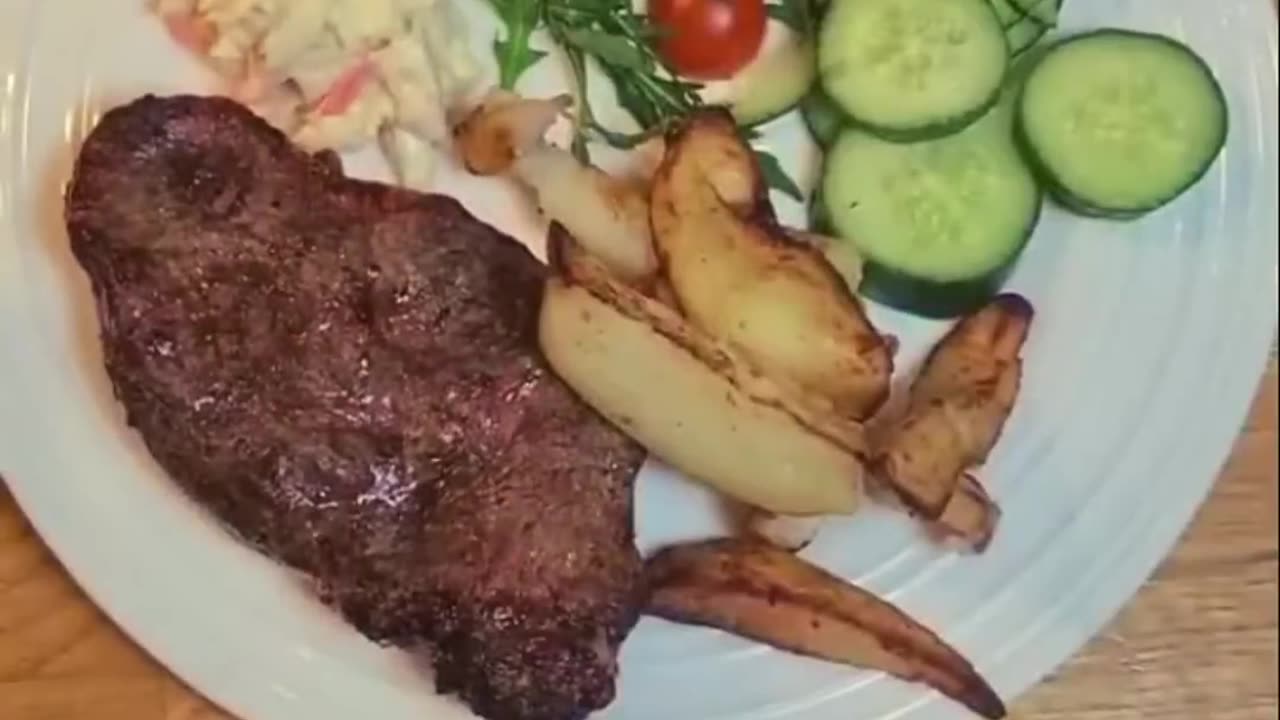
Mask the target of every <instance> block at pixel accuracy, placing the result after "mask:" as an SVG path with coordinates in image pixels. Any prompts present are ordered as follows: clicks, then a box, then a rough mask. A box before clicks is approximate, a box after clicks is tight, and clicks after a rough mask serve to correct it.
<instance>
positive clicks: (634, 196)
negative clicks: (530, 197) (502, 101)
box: [512, 145, 658, 288]
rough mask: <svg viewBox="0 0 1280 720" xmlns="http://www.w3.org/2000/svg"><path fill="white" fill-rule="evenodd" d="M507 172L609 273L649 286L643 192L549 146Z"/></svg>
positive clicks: (649, 241)
mask: <svg viewBox="0 0 1280 720" xmlns="http://www.w3.org/2000/svg"><path fill="white" fill-rule="evenodd" d="M512 174H513V175H515V177H516V178H518V179H519V180H520V181H521V182H522V183H523V184H524V185H526V186H527V187H529V189H530V190H532V191H533V193H534V195H535V196H536V198H537V203H538V208H539V209H540V210H541V211H542V213H543V214H544V215H545V216H546V217H547V219H549V220H551V221H553V222H558V223H560V224H561V225H563V226H564V227H565V228H566V229H567V230H568V231H569V234H570V235H572V236H573V237H574V238H575V239H577V241H578V242H580V243H582V246H583V247H584V248H585V249H586V250H587V252H589V253H591V254H592V255H595V256H596V257H598V258H600V259H601V260H602V261H603V262H604V263H605V265H607V266H608V268H609V272H610V273H612V274H613V275H615V276H617V277H618V278H620V279H622V280H624V281H626V282H628V283H630V284H632V285H636V286H638V287H642V288H650V287H652V285H653V283H654V280H655V279H656V277H657V274H658V256H657V254H656V253H655V252H654V249H653V236H652V234H651V233H650V232H649V197H648V194H647V191H646V190H644V189H642V188H640V187H638V186H636V185H634V184H631V183H628V182H626V181H624V180H620V179H618V178H615V177H613V176H612V175H609V174H608V173H606V172H604V171H603V170H600V169H599V168H596V167H594V166H591V165H584V164H582V163H581V162H579V161H578V159H577V158H575V157H574V156H573V155H572V154H570V153H569V152H568V151H566V150H563V149H561V148H556V147H551V146H549V145H539V146H537V147H533V148H530V149H529V150H528V151H527V152H525V153H524V154H523V155H522V156H520V158H519V159H517V160H516V161H515V164H514V165H513V166H512Z"/></svg>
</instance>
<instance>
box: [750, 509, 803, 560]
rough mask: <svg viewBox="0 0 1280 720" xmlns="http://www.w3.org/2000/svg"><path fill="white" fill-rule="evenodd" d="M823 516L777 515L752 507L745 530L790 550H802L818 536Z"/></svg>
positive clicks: (775, 545) (753, 535)
mask: <svg viewBox="0 0 1280 720" xmlns="http://www.w3.org/2000/svg"><path fill="white" fill-rule="evenodd" d="M822 521H823V518H822V517H821V516H817V515H777V514H775V513H771V512H769V511H767V510H760V509H758V508H751V509H749V510H748V511H747V516H746V518H744V521H743V528H742V529H743V530H744V531H745V532H746V533H747V534H748V535H750V536H752V537H755V538H758V539H760V540H764V541H765V542H767V543H769V544H770V545H773V546H774V547H776V548H780V549H782V550H786V551H788V552H800V551H801V550H803V549H805V548H806V547H808V546H809V543H811V542H813V539H814V538H815V537H817V536H818V529H819V528H821V527H822Z"/></svg>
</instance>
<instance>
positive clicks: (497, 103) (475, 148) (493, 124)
mask: <svg viewBox="0 0 1280 720" xmlns="http://www.w3.org/2000/svg"><path fill="white" fill-rule="evenodd" d="M572 105H573V98H572V97H571V96H569V95H557V96H555V97H552V98H547V99H528V98H522V97H520V96H519V95H516V94H514V93H510V92H506V91H502V90H497V91H494V92H492V93H490V94H489V95H488V96H487V97H485V98H484V100H483V101H481V103H480V104H479V105H477V106H476V107H475V109H473V110H472V111H471V112H470V113H468V114H467V116H466V117H465V118H463V119H462V122H460V123H458V124H457V125H456V126H455V127H454V128H453V139H454V144H455V145H456V146H457V148H458V154H459V155H460V156H461V159H462V164H463V166H464V167H466V168H467V170H468V171H470V172H472V173H474V174H476V175H501V174H502V173H505V172H507V170H508V169H510V168H511V165H512V163H514V162H515V161H516V158H518V157H520V155H522V154H523V153H524V152H525V151H526V150H528V149H529V148H531V147H534V146H536V145H538V144H540V143H541V142H542V136H543V135H544V134H546V132H547V129H548V128H550V127H551V125H552V124H553V123H554V122H555V121H556V118H558V117H560V115H562V114H563V113H564V112H565V111H566V110H568V109H569V108H570V107H571V106H572Z"/></svg>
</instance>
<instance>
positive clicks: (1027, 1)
mask: <svg viewBox="0 0 1280 720" xmlns="http://www.w3.org/2000/svg"><path fill="white" fill-rule="evenodd" d="M1009 2H1011V3H1013V4H1014V5H1015V6H1016V7H1017V8H1018V10H1020V11H1021V12H1022V14H1023V15H1025V16H1026V17H1029V18H1032V19H1033V20H1038V21H1040V23H1041V24H1042V25H1045V26H1047V27H1057V25H1058V11H1059V10H1061V9H1062V0H1009Z"/></svg>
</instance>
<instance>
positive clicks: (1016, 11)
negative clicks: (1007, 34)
mask: <svg viewBox="0 0 1280 720" xmlns="http://www.w3.org/2000/svg"><path fill="white" fill-rule="evenodd" d="M987 1H988V2H990V3H991V9H992V10H994V11H995V13H996V19H998V20H999V21H1000V24H1001V25H1002V26H1004V27H1009V26H1010V25H1013V24H1014V23H1016V22H1018V21H1019V20H1021V19H1022V18H1024V17H1026V16H1027V14H1026V13H1025V12H1023V11H1022V8H1021V7H1019V6H1018V5H1016V4H1015V3H1014V0H987Z"/></svg>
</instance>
